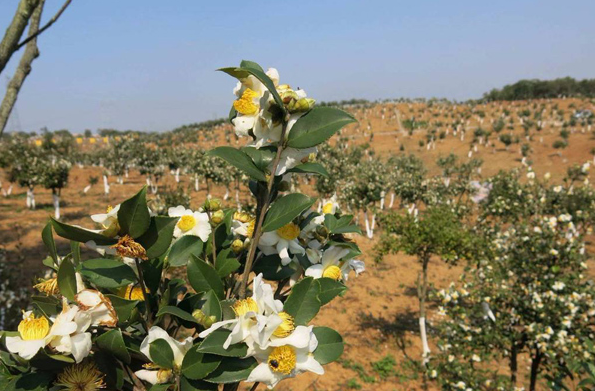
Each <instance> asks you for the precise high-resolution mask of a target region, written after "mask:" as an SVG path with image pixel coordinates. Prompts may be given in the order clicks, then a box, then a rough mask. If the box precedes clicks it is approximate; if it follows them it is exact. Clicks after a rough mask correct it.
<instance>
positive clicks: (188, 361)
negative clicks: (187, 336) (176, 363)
mask: <svg viewBox="0 0 595 391" xmlns="http://www.w3.org/2000/svg"><path fill="white" fill-rule="evenodd" d="M221 359H222V358H221V357H220V356H215V355H212V354H205V353H201V352H199V351H198V346H193V347H192V348H190V350H188V352H187V353H186V355H185V356H184V361H183V362H182V375H184V376H185V377H187V378H188V379H192V380H199V379H202V378H203V377H205V376H207V375H208V374H209V373H211V372H213V371H214V370H215V369H217V367H218V366H219V364H220V363H221Z"/></svg>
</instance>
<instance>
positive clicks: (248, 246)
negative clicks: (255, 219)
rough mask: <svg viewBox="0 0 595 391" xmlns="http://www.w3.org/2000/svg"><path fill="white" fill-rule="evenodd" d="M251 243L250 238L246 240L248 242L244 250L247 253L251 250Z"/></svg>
mask: <svg viewBox="0 0 595 391" xmlns="http://www.w3.org/2000/svg"><path fill="white" fill-rule="evenodd" d="M250 243H251V240H250V238H246V240H244V250H246V251H247V250H249V249H250Z"/></svg>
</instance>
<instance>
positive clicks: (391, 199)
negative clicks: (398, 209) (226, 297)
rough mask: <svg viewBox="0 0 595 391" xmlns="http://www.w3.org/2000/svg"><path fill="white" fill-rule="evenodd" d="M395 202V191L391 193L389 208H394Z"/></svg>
mask: <svg viewBox="0 0 595 391" xmlns="http://www.w3.org/2000/svg"><path fill="white" fill-rule="evenodd" d="M394 203H395V193H391V195H390V202H389V203H388V208H389V209H390V208H392V207H393V205H394Z"/></svg>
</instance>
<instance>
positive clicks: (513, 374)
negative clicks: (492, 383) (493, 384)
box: [510, 341, 518, 387]
mask: <svg viewBox="0 0 595 391" xmlns="http://www.w3.org/2000/svg"><path fill="white" fill-rule="evenodd" d="M517 357H518V354H517V346H516V342H515V341H513V342H512V348H511V350H510V385H511V386H513V387H516V379H517V372H518V360H517Z"/></svg>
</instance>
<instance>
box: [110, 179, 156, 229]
mask: <svg viewBox="0 0 595 391" xmlns="http://www.w3.org/2000/svg"><path fill="white" fill-rule="evenodd" d="M118 223H119V224H120V231H121V232H122V233H125V234H128V235H130V236H132V237H133V238H135V239H136V238H138V237H140V236H141V235H142V234H144V233H145V231H147V229H149V225H150V224H151V215H150V214H149V208H148V207H147V187H146V186H143V188H142V189H141V190H140V191H139V192H138V193H136V195H134V196H133V197H132V198H129V199H127V200H126V201H124V202H122V203H121V204H120V209H119V210H118Z"/></svg>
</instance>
